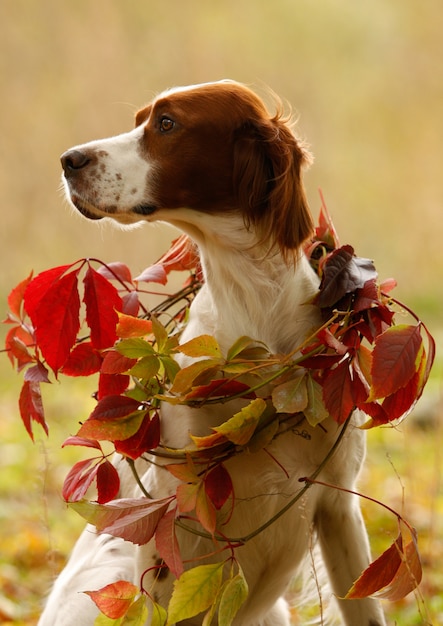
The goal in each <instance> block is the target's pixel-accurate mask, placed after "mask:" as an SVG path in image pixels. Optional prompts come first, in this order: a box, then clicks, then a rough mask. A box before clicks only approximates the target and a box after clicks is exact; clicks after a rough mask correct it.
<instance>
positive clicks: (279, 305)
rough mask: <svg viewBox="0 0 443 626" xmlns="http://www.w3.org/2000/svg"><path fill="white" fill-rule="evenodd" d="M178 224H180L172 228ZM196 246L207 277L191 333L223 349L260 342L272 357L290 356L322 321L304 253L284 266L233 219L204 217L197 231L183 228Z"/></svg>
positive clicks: (314, 281) (315, 283)
mask: <svg viewBox="0 0 443 626" xmlns="http://www.w3.org/2000/svg"><path fill="white" fill-rule="evenodd" d="M176 225H179V224H178V223H176ZM180 227H181V228H182V229H183V230H185V231H186V232H187V233H188V234H189V235H190V236H191V237H192V238H193V239H194V240H195V241H196V243H197V245H198V247H199V250H200V256H201V261H202V266H203V271H204V276H205V286H204V288H203V290H202V293H201V294H200V296H199V301H198V307H194V310H193V311H192V312H191V314H192V315H196V316H197V317H198V319H196V320H195V322H196V323H195V329H196V330H195V332H198V329H201V328H204V329H205V330H204V331H201V330H200V333H199V334H202V332H208V333H210V334H213V335H215V336H216V337H217V339H218V341H219V342H220V344H221V346H222V348H223V349H224V350H227V349H228V348H229V347H230V345H232V343H233V342H234V341H235V340H236V339H238V338H239V337H240V336H242V335H247V336H249V337H251V338H253V339H257V340H260V341H263V342H264V343H265V344H266V345H268V347H269V349H270V350H271V351H272V352H290V351H291V350H293V349H294V348H296V347H297V346H298V345H299V344H300V343H301V342H302V341H303V340H304V339H305V338H306V336H307V335H308V334H310V333H311V332H312V331H313V330H314V328H315V325H316V321H317V318H318V322H319V323H320V319H319V317H318V316H317V312H316V307H315V306H313V305H312V304H310V300H311V299H312V298H313V296H314V295H315V293H316V291H317V289H318V280H317V277H316V275H315V274H314V272H313V271H312V269H311V268H310V266H309V263H308V261H307V259H306V257H305V255H304V253H303V252H302V251H299V252H298V254H297V258H296V260H295V263H294V264H293V265H288V264H287V263H286V261H285V260H284V259H283V257H282V255H281V253H280V252H279V251H278V250H272V251H270V250H269V249H266V247H264V246H263V244H260V243H259V241H258V240H257V237H256V236H255V234H254V232H253V231H252V230H248V229H247V228H246V227H245V225H244V223H243V220H242V219H241V218H240V217H239V216H236V215H232V214H231V215H229V216H227V217H226V218H220V217H217V218H216V219H214V216H212V219H211V218H209V219H208V218H207V216H203V217H202V219H201V220H200V221H199V223H198V226H196V225H189V224H184V223H181V224H180Z"/></svg>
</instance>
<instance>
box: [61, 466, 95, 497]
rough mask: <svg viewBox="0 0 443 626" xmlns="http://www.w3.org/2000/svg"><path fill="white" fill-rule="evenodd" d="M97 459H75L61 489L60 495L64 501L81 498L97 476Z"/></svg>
mask: <svg viewBox="0 0 443 626" xmlns="http://www.w3.org/2000/svg"><path fill="white" fill-rule="evenodd" d="M98 467H99V460H98V459H97V457H95V458H93V459H83V460H82V461H77V463H75V465H73V467H71V469H70V470H69V472H68V474H67V476H66V478H65V480H64V482H63V489H62V496H63V498H64V500H65V501H66V502H77V501H78V500H81V499H82V498H83V497H84V496H85V494H86V492H87V491H88V489H89V487H90V486H91V484H92V483H93V481H94V479H95V477H96V476H97V472H98Z"/></svg>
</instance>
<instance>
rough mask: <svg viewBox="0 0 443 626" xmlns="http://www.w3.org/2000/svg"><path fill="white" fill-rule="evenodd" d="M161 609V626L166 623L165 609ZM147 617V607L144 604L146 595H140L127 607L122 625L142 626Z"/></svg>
mask: <svg viewBox="0 0 443 626" xmlns="http://www.w3.org/2000/svg"><path fill="white" fill-rule="evenodd" d="M163 611H164V613H165V621H164V622H163V624H162V625H161V626H164V624H165V623H166V611H165V610H164V609H163ZM147 619H148V607H147V606H146V597H145V596H143V595H142V596H140V597H139V598H138V599H137V600H136V601H135V602H133V603H132V604H131V606H130V607H129V610H128V612H127V613H126V615H125V616H124V618H123V621H122V626H144V625H145V624H146V620H147ZM151 624H154V622H151Z"/></svg>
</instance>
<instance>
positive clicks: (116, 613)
mask: <svg viewBox="0 0 443 626" xmlns="http://www.w3.org/2000/svg"><path fill="white" fill-rule="evenodd" d="M84 593H86V595H88V596H89V597H90V598H92V600H93V601H94V602H95V604H96V605H97V607H98V608H99V609H100V611H101V612H102V613H104V614H105V615H106V616H107V617H110V618H112V619H118V618H120V617H123V616H124V615H126V613H127V611H128V609H129V607H130V606H131V604H132V603H133V601H134V598H135V596H136V595H137V594H138V589H137V587H136V586H135V585H133V584H132V583H130V582H128V581H126V580H119V581H117V582H115V583H111V584H109V585H106V586H105V587H102V588H101V589H98V590H97V591H85V592H84Z"/></svg>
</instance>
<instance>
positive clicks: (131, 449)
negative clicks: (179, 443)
mask: <svg viewBox="0 0 443 626" xmlns="http://www.w3.org/2000/svg"><path fill="white" fill-rule="evenodd" d="M159 443H160V418H159V416H158V413H155V414H154V415H153V416H152V418H151V419H149V415H146V416H145V418H144V420H143V422H142V425H141V426H140V428H139V429H138V431H137V432H136V433H135V435H132V437H129V438H128V439H125V440H123V441H121V440H117V441H114V445H115V449H116V451H117V452H119V453H120V454H123V455H125V456H128V457H129V458H131V459H134V460H135V459H138V458H139V457H140V456H141V455H142V454H143V453H144V452H147V451H148V450H154V449H155V448H157V447H158V445H159Z"/></svg>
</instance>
